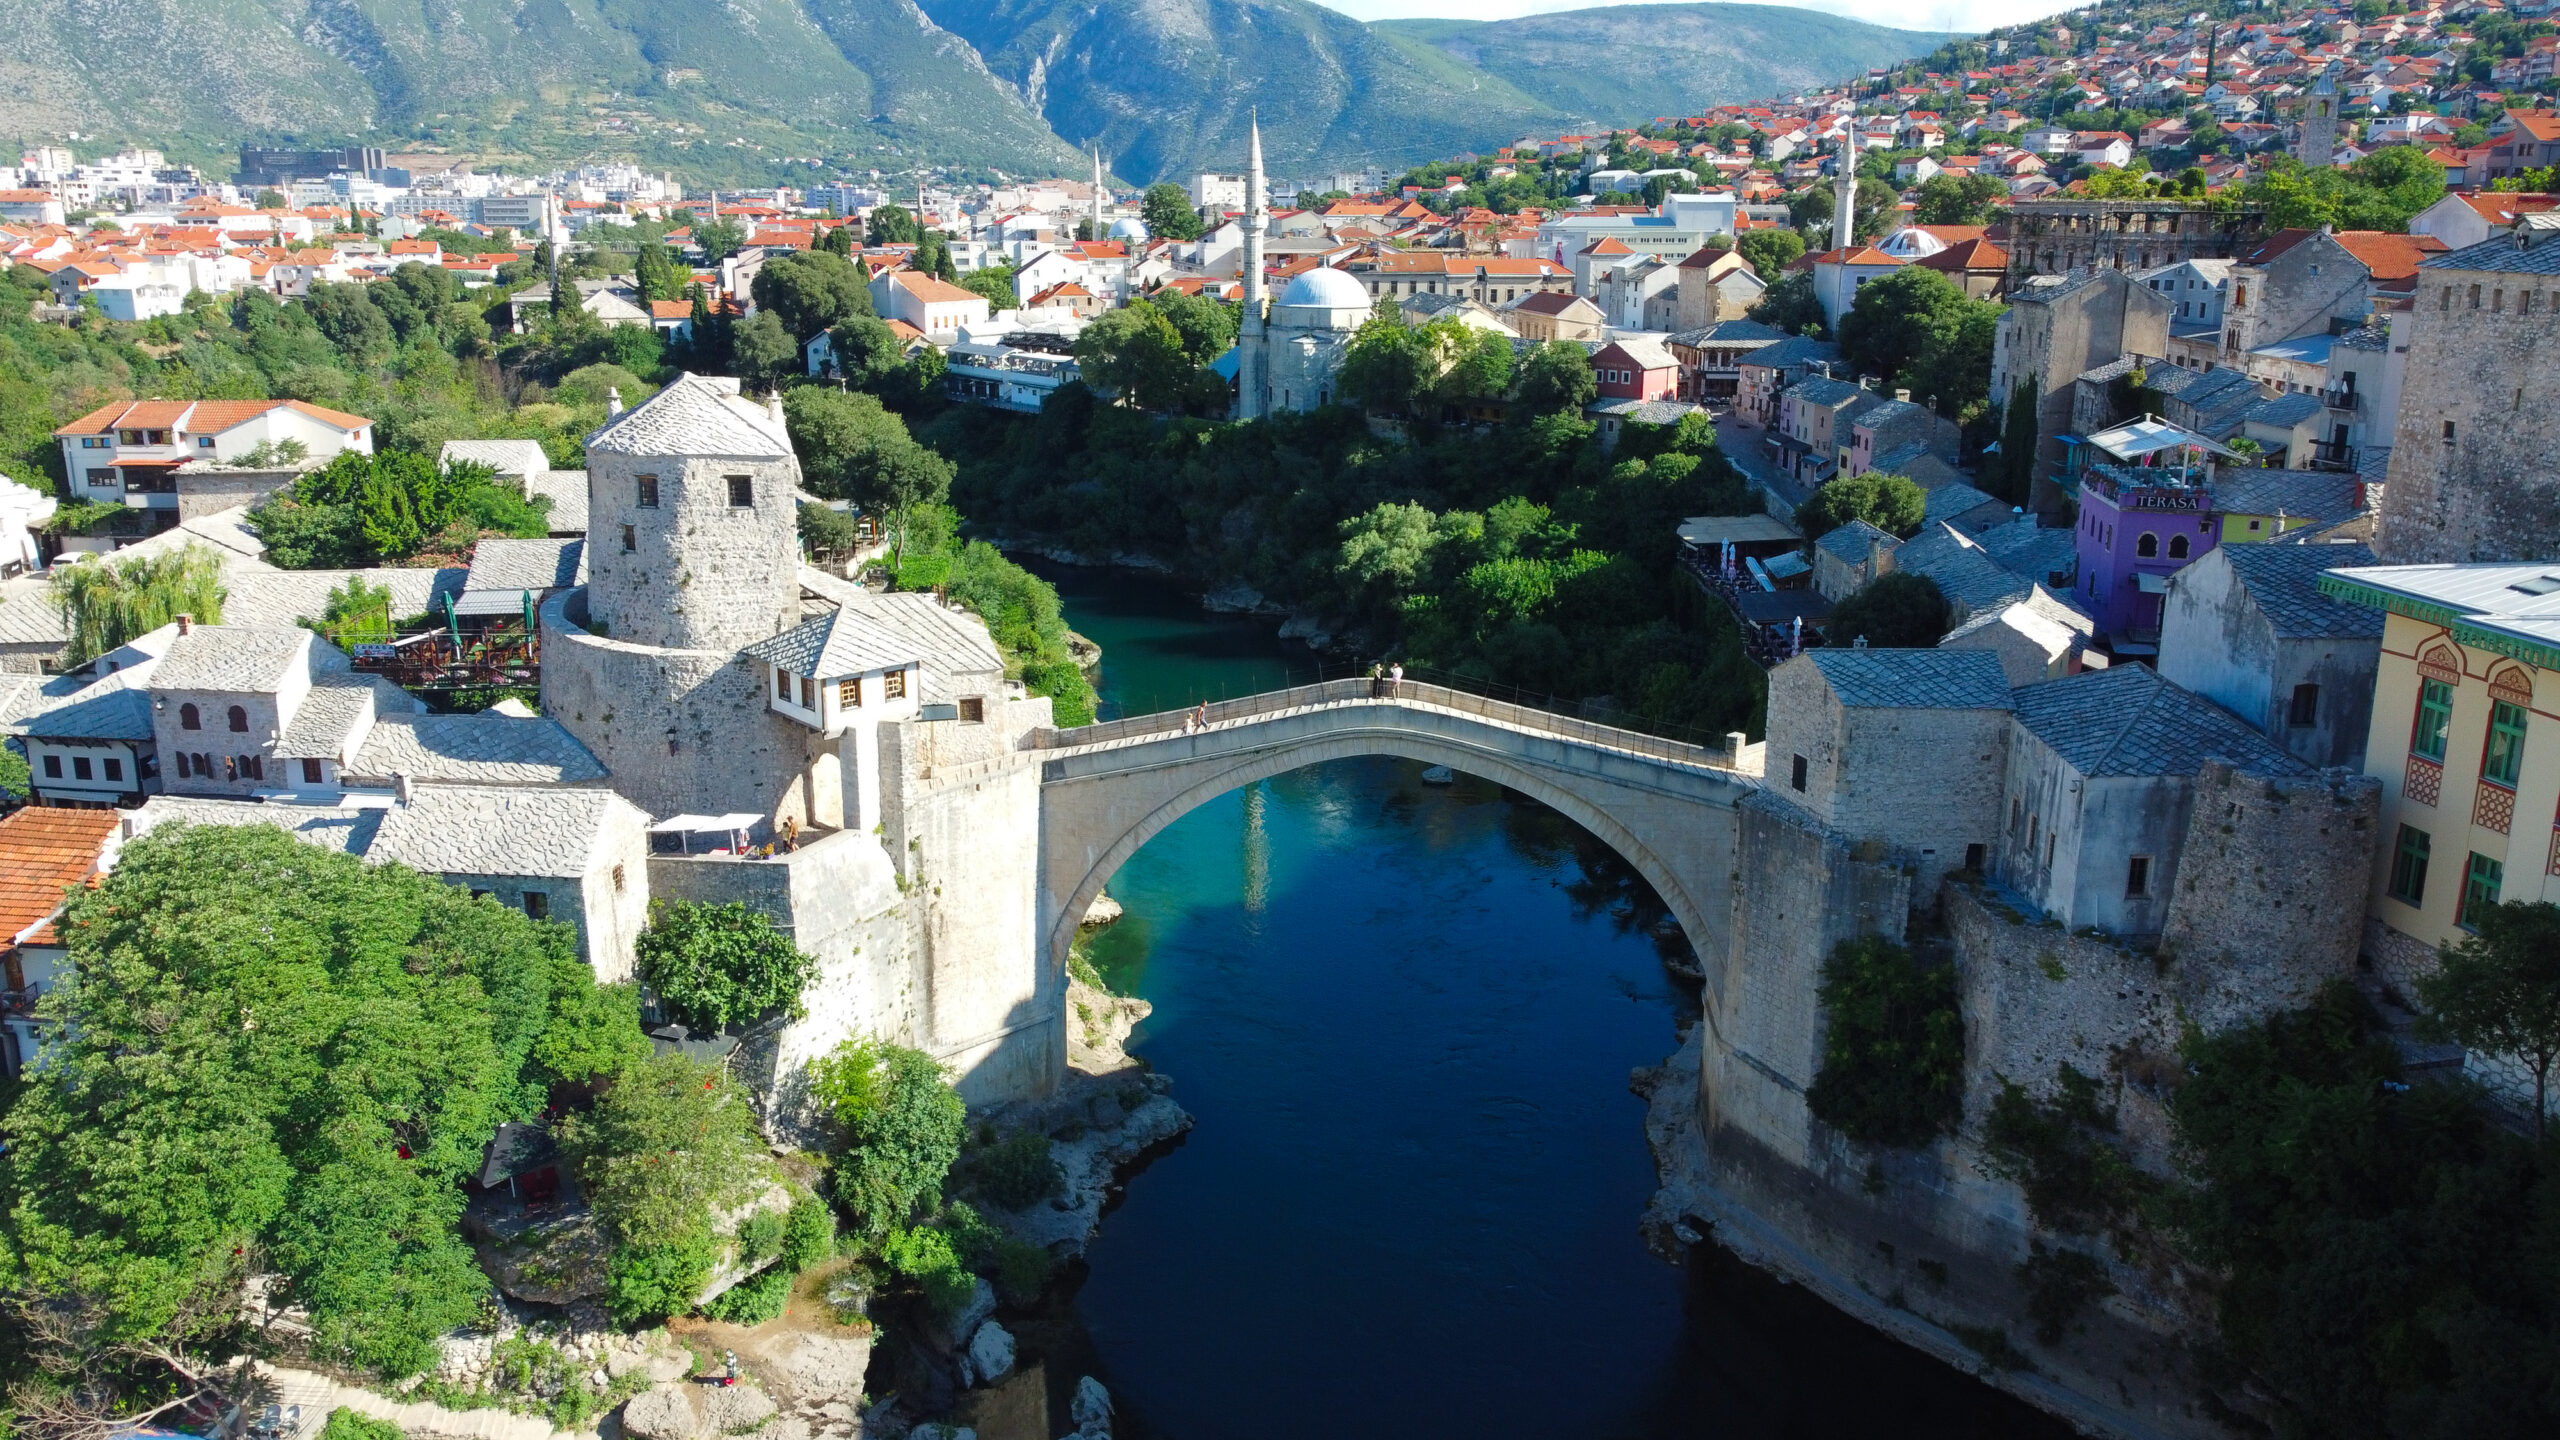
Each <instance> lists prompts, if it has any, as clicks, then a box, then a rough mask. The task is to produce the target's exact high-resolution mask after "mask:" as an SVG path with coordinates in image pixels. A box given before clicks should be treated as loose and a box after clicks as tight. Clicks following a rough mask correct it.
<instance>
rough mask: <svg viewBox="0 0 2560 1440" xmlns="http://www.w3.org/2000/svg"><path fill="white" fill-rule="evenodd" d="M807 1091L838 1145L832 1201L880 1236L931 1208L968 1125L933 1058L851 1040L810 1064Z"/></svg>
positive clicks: (897, 1047) (876, 1042) (963, 1108)
mask: <svg viewBox="0 0 2560 1440" xmlns="http://www.w3.org/2000/svg"><path fill="white" fill-rule="evenodd" d="M809 1093H810V1096H811V1098H812V1099H814V1100H815V1101H816V1102H817V1104H818V1107H819V1109H820V1111H821V1113H823V1114H824V1115H825V1116H826V1117H827V1119H828V1120H829V1121H830V1122H831V1123H832V1124H833V1125H834V1127H835V1130H836V1133H837V1135H838V1136H839V1138H840V1140H841V1143H842V1149H841V1151H840V1152H839V1154H838V1156H837V1159H836V1164H835V1182H836V1198H837V1199H838V1200H840V1201H842V1202H843V1203H844V1204H845V1206H846V1207H847V1208H849V1209H851V1210H852V1211H853V1213H854V1214H855V1215H856V1216H857V1217H859V1218H860V1220H861V1222H862V1225H863V1228H864V1229H865V1230H866V1231H867V1232H868V1233H870V1234H871V1235H873V1236H884V1235H886V1234H887V1233H888V1232H889V1231H891V1230H893V1229H898V1228H902V1227H904V1226H906V1225H907V1224H908V1223H909V1222H910V1221H911V1220H912V1219H913V1218H914V1217H915V1215H916V1212H917V1211H918V1210H920V1209H922V1210H929V1209H931V1208H932V1207H933V1206H934V1204H935V1203H936V1202H937V1201H938V1199H939V1197H940V1196H941V1193H942V1182H943V1180H944V1178H945V1177H947V1176H948V1175H949V1174H950V1173H951V1164H952V1162H953V1161H955V1160H957V1159H959V1158H960V1142H961V1140H962V1138H963V1136H964V1135H965V1134H966V1132H967V1125H968V1107H967V1106H965V1105H963V1104H962V1103H961V1101H960V1096H959V1094H958V1093H957V1092H956V1091H954V1090H953V1089H952V1088H951V1082H950V1080H949V1079H948V1078H947V1077H946V1076H945V1075H944V1073H943V1070H942V1066H941V1063H940V1062H938V1061H936V1060H935V1059H934V1058H933V1057H932V1056H930V1055H927V1054H925V1053H924V1052H923V1051H921V1050H911V1049H908V1048H907V1047H905V1046H903V1045H893V1044H890V1043H888V1042H887V1041H883V1040H871V1039H863V1038H858V1037H857V1038H855V1039H851V1040H847V1041H845V1042H844V1043H843V1044H842V1045H839V1046H837V1047H836V1049H835V1052H834V1053H833V1054H830V1055H827V1056H824V1057H822V1058H820V1059H818V1060H814V1061H811V1062H810V1065H809Z"/></svg>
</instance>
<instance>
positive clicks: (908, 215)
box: [862, 205, 924, 245]
mask: <svg viewBox="0 0 2560 1440" xmlns="http://www.w3.org/2000/svg"><path fill="white" fill-rule="evenodd" d="M862 225H863V243H864V244H865V245H913V244H915V243H916V241H917V240H918V239H920V238H921V237H922V236H923V234H924V227H923V226H921V225H918V224H917V223H916V216H915V212H914V211H912V210H909V209H908V208H906V207H905V206H903V205H878V206H874V207H873V208H872V210H871V213H870V214H868V215H866V216H864V217H863V222H862Z"/></svg>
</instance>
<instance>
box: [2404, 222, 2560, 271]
mask: <svg viewBox="0 0 2560 1440" xmlns="http://www.w3.org/2000/svg"><path fill="white" fill-rule="evenodd" d="M2540 218H2541V217H2539V216H2528V217H2526V221H2525V223H2526V225H2527V226H2528V227H2530V228H2528V230H2527V235H2528V236H2529V238H2530V240H2531V243H2530V244H2524V243H2519V241H2518V238H2517V237H2516V236H2515V235H2514V234H2512V233H2510V234H2506V235H2492V236H2490V237H2489V238H2488V239H2486V240H2483V241H2481V242H2480V243H2479V244H2477V245H2465V246H2463V247H2462V248H2461V249H2459V250H2451V251H2447V252H2446V253H2444V254H2442V255H2430V256H2428V257H2427V258H2426V259H2424V260H2421V261H2419V262H2418V268H2419V269H2421V270H2496V271H2501V272H2504V273H2506V274H2511V275H2560V233H2552V232H2550V231H2548V230H2545V229H2543V228H2542V227H2540V226H2535V225H2533V223H2532V222H2533V221H2535V220H2538V219H2540Z"/></svg>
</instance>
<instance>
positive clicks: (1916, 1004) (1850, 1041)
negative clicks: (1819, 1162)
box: [1805, 935, 1964, 1146]
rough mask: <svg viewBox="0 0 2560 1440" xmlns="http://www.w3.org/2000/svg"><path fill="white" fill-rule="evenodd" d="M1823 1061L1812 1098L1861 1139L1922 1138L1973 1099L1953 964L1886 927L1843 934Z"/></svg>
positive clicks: (1827, 980)
mask: <svg viewBox="0 0 2560 1440" xmlns="http://www.w3.org/2000/svg"><path fill="white" fill-rule="evenodd" d="M1820 995H1821V1000H1822V1008H1823V1012H1824V1014H1825V1015H1826V1016H1827V1017H1828V1020H1829V1022H1830V1023H1829V1025H1828V1026H1827V1027H1826V1030H1825V1033H1824V1035H1823V1042H1822V1070H1821V1072H1820V1073H1819V1074H1817V1075H1816V1076H1815V1077H1814V1081H1813V1088H1812V1090H1810V1091H1809V1092H1807V1094H1806V1096H1805V1099H1806V1101H1807V1103H1808V1104H1810V1105H1811V1107H1812V1109H1813V1113H1814V1115H1815V1116H1816V1117H1817V1118H1819V1119H1820V1120H1822V1121H1823V1122H1824V1123H1826V1124H1828V1125H1830V1126H1832V1127H1833V1128H1834V1129H1837V1130H1839V1131H1840V1132H1841V1133H1842V1134H1844V1135H1847V1136H1848V1137H1849V1138H1851V1139H1853V1140H1864V1141H1867V1142H1869V1143H1872V1144H1878V1145H1903V1146H1913V1145H1922V1144H1926V1143H1927V1142H1928V1141H1929V1140H1930V1138H1931V1137H1933V1136H1936V1135H1940V1134H1943V1133H1945V1132H1947V1131H1948V1130H1951V1129H1953V1128H1954V1126H1955V1123H1956V1120H1957V1119H1958V1117H1959V1115H1960V1114H1961V1112H1962V1109H1963V1105H1964V1017H1963V1016H1962V1015H1961V1014H1960V1013H1959V1012H1958V1011H1957V1008H1956V977H1955V970H1954V967H1952V966H1948V965H1943V964H1930V963H1927V962H1925V961H1923V960H1921V959H1920V958H1919V957H1918V956H1915V955H1913V954H1912V953H1911V952H1910V951H1909V950H1908V949H1906V948H1904V947H1903V946H1900V945H1897V944H1894V943H1893V942H1892V941H1890V940H1886V939H1884V938H1882V937H1880V936H1874V935H1870V936H1866V937H1864V938H1861V939H1857V940H1844V941H1842V942H1840V945H1839V947H1838V948H1836V949H1834V950H1833V951H1832V952H1831V958H1830V960H1829V961H1828V962H1826V963H1825V964H1824V966H1823V970H1822V987H1821V991H1820Z"/></svg>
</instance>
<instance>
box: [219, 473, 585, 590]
mask: <svg viewBox="0 0 2560 1440" xmlns="http://www.w3.org/2000/svg"><path fill="white" fill-rule="evenodd" d="M550 512H551V499H550V497H549V496H536V497H534V498H532V499H530V500H528V499H527V498H526V497H525V495H524V492H523V491H521V490H519V489H517V488H516V487H515V486H514V485H512V484H509V483H502V482H500V481H499V480H498V478H497V472H495V471H493V470H491V469H490V468H489V467H488V466H486V465H482V464H478V463H474V462H468V461H466V462H463V463H459V464H454V465H445V466H439V465H437V463H436V462H435V461H434V460H432V459H430V458H428V457H427V456H424V455H420V454H417V453H414V452H410V451H391V452H386V453H383V454H379V455H366V454H362V453H360V452H357V451H353V450H350V451H347V452H346V453H345V454H342V455H340V456H338V457H337V458H336V459H334V460H331V461H330V462H329V463H328V464H326V465H323V466H321V467H320V468H319V469H317V470H313V471H311V472H309V473H308V474H305V475H304V476H302V477H301V478H300V479H298V480H296V481H295V482H294V483H293V484H292V485H291V486H290V487H289V488H287V489H284V490H280V491H278V492H276V494H275V495H273V496H271V497H269V498H268V499H266V500H265V501H262V502H260V503H259V504H258V505H257V506H255V507H253V508H252V509H251V510H250V511H249V515H248V522H249V527H250V528H251V529H253V530H255V531H257V532H258V539H259V540H260V541H261V542H262V543H264V544H265V545H266V547H267V559H268V560H269V561H270V562H272V563H273V564H274V565H276V566H277V567H278V568H279V569H284V570H353V569H362V568H365V567H367V566H373V565H380V564H383V563H385V562H396V561H403V560H408V559H411V558H414V557H415V556H417V555H420V554H422V553H434V554H439V555H461V554H465V553H467V552H468V551H469V550H470V548H471V545H472V542H473V541H475V540H477V539H478V538H479V537H480V536H482V535H484V534H494V535H510V536H515V537H517V538H519V539H532V540H538V539H541V538H542V537H543V536H545V535H548V534H550V533H551V519H550Z"/></svg>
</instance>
